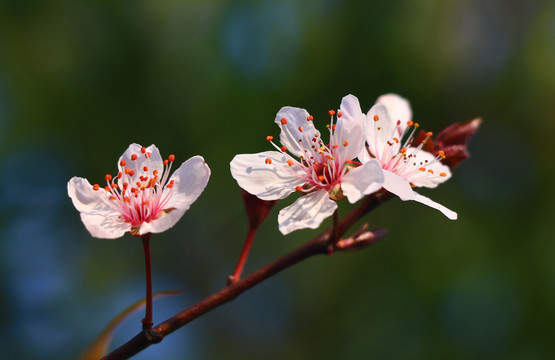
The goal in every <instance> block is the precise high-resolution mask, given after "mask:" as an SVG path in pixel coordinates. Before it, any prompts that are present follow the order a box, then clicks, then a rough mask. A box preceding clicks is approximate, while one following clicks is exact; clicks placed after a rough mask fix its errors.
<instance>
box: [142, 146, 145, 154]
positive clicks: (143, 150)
mask: <svg viewBox="0 0 555 360" xmlns="http://www.w3.org/2000/svg"><path fill="white" fill-rule="evenodd" d="M141 153H143V154H144V153H146V148H145V147H144V146H143V147H142V148H141Z"/></svg>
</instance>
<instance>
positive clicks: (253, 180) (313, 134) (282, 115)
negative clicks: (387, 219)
mask: <svg viewBox="0 0 555 360" xmlns="http://www.w3.org/2000/svg"><path fill="white" fill-rule="evenodd" d="M329 115H330V117H331V121H330V123H329V124H328V125H327V128H328V130H329V133H330V137H329V143H328V144H326V143H325V142H324V140H323V139H322V137H321V135H320V132H319V131H318V130H316V128H315V127H314V124H313V120H314V118H313V116H312V115H309V113H308V112H307V111H306V110H305V109H300V108H296V107H289V106H286V107H283V108H281V109H280V110H279V112H278V113H277V115H276V118H275V123H276V124H277V125H278V126H279V127H280V128H281V133H280V142H281V145H283V146H281V147H279V146H278V145H276V144H275V143H274V142H273V141H272V140H273V137H272V136H268V137H267V138H266V140H268V141H269V142H270V143H271V144H272V145H273V146H274V147H275V148H276V150H277V151H264V152H260V153H256V154H240V155H237V156H235V157H234V158H233V160H232V161H231V164H230V168H231V174H232V175H233V178H235V180H237V182H238V184H239V186H240V187H242V188H243V189H244V190H246V191H248V192H249V193H251V194H253V195H256V196H257V197H259V198H260V199H262V200H278V199H283V198H286V197H287V196H288V195H289V194H291V193H293V192H295V191H296V192H299V193H301V195H302V196H301V197H299V198H298V199H297V200H296V201H295V202H294V203H293V204H291V205H290V206H288V207H286V208H284V209H282V210H281V211H280V212H279V215H278V223H279V230H280V231H281V232H282V233H283V234H284V235H286V234H288V233H290V232H292V231H294V230H297V229H304V228H312V229H315V228H317V227H318V226H319V225H320V224H321V223H322V221H323V220H324V219H326V218H327V217H329V216H330V215H332V214H333V213H334V212H335V210H336V209H337V204H336V201H339V200H341V199H343V198H345V197H347V199H348V200H349V202H351V203H354V202H356V201H358V200H359V199H361V198H362V197H363V196H365V195H368V194H370V193H372V192H375V191H377V190H379V189H381V187H382V183H383V174H382V171H381V168H380V164H379V162H378V161H376V160H370V161H367V162H366V163H365V164H363V165H360V163H359V162H356V161H352V160H353V159H354V158H356V156H357V155H358V154H359V153H360V152H361V150H362V149H363V147H364V121H365V118H364V114H363V113H362V111H361V110H360V105H359V102H358V99H357V98H356V97H354V96H353V95H348V96H345V97H344V98H343V100H342V102H341V106H340V108H339V110H338V112H337V114H336V112H335V111H334V110H330V111H329ZM334 116H335V119H336V120H335V123H334Z"/></svg>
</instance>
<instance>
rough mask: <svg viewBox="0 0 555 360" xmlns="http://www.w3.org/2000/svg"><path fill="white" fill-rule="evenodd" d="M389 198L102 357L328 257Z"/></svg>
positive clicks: (371, 201)
mask: <svg viewBox="0 0 555 360" xmlns="http://www.w3.org/2000/svg"><path fill="white" fill-rule="evenodd" d="M390 197H391V195H390V193H388V192H385V191H380V192H377V193H374V194H372V195H371V196H369V197H367V198H366V199H365V200H364V201H363V203H362V204H360V205H359V206H358V207H356V208H355V209H354V210H352V211H351V212H350V213H349V214H348V215H347V216H345V217H344V218H343V219H342V220H341V221H339V223H338V226H337V227H334V228H332V229H328V230H326V231H324V232H322V233H321V234H320V235H318V236H316V237H315V238H314V239H312V240H311V241H309V242H307V243H305V244H304V245H301V246H300V247H298V248H296V249H295V250H293V251H291V252H289V253H288V254H286V255H284V256H282V257H280V258H279V259H277V260H275V261H274V262H272V263H270V264H268V265H266V266H264V267H262V268H260V269H259V270H257V271H255V272H253V273H252V274H250V275H248V276H246V277H244V278H242V279H240V280H239V281H237V282H235V283H232V284H230V285H228V286H226V287H224V288H223V289H221V290H220V291H218V292H215V293H214V294H212V295H210V296H208V297H206V298H204V299H203V300H201V301H199V302H198V303H196V304H194V305H192V306H191V307H189V308H187V309H185V310H183V311H181V312H180V313H178V314H176V315H174V316H172V317H171V318H169V319H167V320H166V321H164V322H162V323H161V324H159V325H157V326H155V327H153V328H152V329H147V330H143V331H142V332H140V333H139V334H137V335H136V336H135V337H133V338H132V339H131V340H129V341H128V342H126V343H125V344H123V345H121V346H120V347H118V348H117V349H115V350H113V351H112V352H111V353H110V354H108V355H106V356H105V357H103V358H102V360H116V359H118V360H120V359H128V358H130V357H131V356H133V355H135V354H137V353H139V352H140V351H142V350H144V349H145V348H147V347H149V346H150V345H152V344H156V343H159V342H160V341H162V340H163V339H164V337H165V336H167V335H168V334H171V333H172V332H174V331H176V330H177V329H179V328H181V327H182V326H184V325H186V324H188V323H189V322H191V321H193V320H194V319H196V318H197V317H199V316H201V315H203V314H204V313H206V312H208V311H210V310H213V309H214V308H216V307H218V306H220V305H222V304H225V303H226V302H229V301H231V300H233V299H235V298H236V297H237V296H238V295H240V294H242V293H243V292H245V291H247V290H248V289H250V288H252V287H253V286H255V285H256V284H258V283H260V282H262V281H264V280H266V279H268V278H269V277H271V276H273V275H275V274H277V273H279V272H280V271H282V270H284V269H287V268H289V267H290V266H293V265H295V264H297V263H299V262H301V261H302V260H305V259H307V258H309V257H311V256H313V255H317V254H326V253H327V252H328V246H329V245H330V244H331V242H332V241H334V238H335V236H334V234H333V233H334V232H335V231H337V237H341V236H343V234H345V233H346V232H347V230H348V229H349V228H350V227H351V226H352V225H353V224H354V223H356V222H357V221H358V220H359V219H360V218H361V217H362V216H364V215H365V214H366V213H368V212H369V211H371V210H372V209H374V208H376V207H377V206H378V205H380V204H381V203H383V202H384V201H385V200H387V199H389V198H390Z"/></svg>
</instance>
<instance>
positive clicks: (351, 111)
mask: <svg viewBox="0 0 555 360" xmlns="http://www.w3.org/2000/svg"><path fill="white" fill-rule="evenodd" d="M339 111H340V112H341V113H342V116H341V117H340V118H338V119H337V123H336V131H335V132H334V137H335V143H336V144H338V145H339V153H340V154H341V159H344V160H352V159H354V158H355V157H357V156H358V154H359V153H360V151H361V150H362V147H363V146H364V142H365V138H364V127H365V122H366V117H365V116H364V114H363V113H362V110H361V109H360V104H359V102H358V99H357V98H356V97H355V96H353V95H347V96H345V97H344V98H343V100H342V101H341V106H340V108H339ZM345 141H347V144H348V145H347V146H344V145H343V144H344V143H345Z"/></svg>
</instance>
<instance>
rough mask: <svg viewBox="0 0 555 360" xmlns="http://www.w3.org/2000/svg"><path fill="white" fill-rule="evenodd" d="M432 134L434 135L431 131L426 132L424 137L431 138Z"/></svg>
mask: <svg viewBox="0 0 555 360" xmlns="http://www.w3.org/2000/svg"><path fill="white" fill-rule="evenodd" d="M433 134H434V133H433V132H431V131H428V132H427V133H426V136H428V137H429V136H432V135H433Z"/></svg>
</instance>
